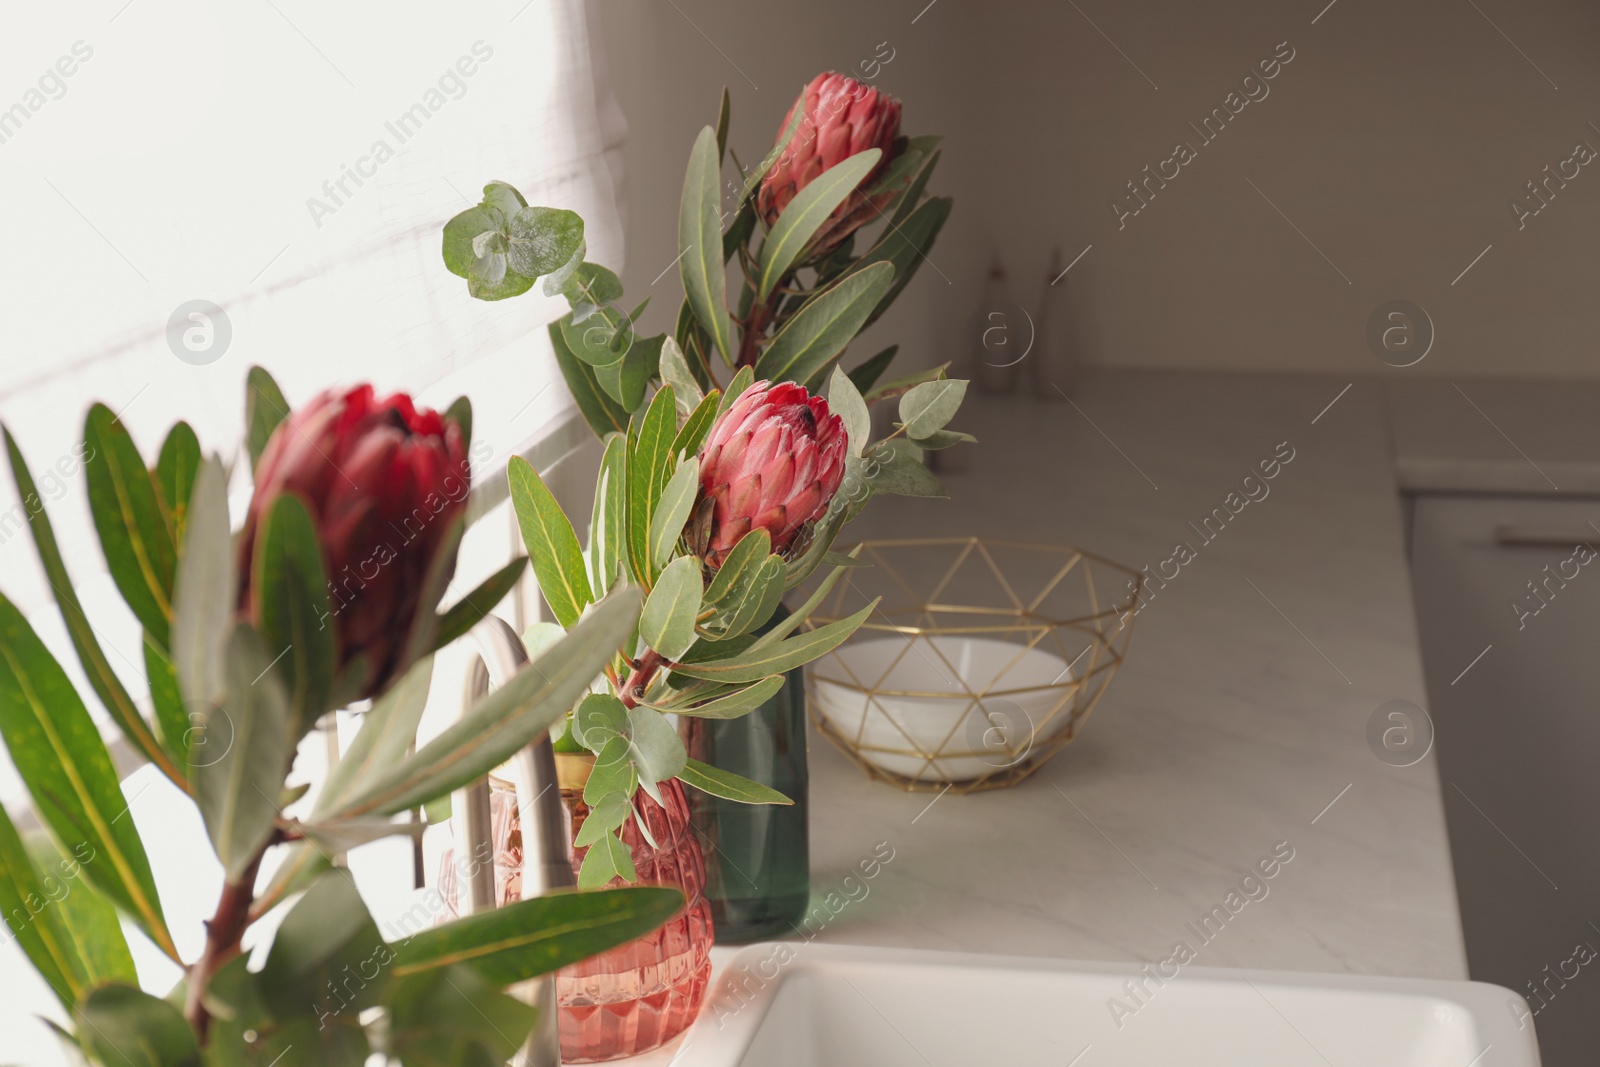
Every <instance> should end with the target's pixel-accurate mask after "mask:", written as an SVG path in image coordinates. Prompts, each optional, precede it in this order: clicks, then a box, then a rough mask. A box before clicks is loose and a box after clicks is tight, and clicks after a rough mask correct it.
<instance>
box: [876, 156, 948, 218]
mask: <svg viewBox="0 0 1600 1067" xmlns="http://www.w3.org/2000/svg"><path fill="white" fill-rule="evenodd" d="M942 140H943V138H942V137H940V136H938V135H937V134H929V135H925V136H922V137H913V138H911V141H910V143H909V144H907V145H906V148H907V151H911V150H913V149H914V150H917V151H920V152H921V154H922V163H921V165H920V166H919V167H918V168H917V173H916V176H915V177H913V178H912V179H911V184H910V185H908V186H906V191H905V192H903V193H901V194H900V196H899V197H898V198H896V200H895V202H894V214H893V216H891V217H890V219H889V225H890V226H899V225H900V224H901V223H903V222H905V220H906V218H907V217H908V216H909V215H910V214H911V213H912V212H913V211H915V210H916V208H917V205H918V204H919V203H920V202H921V200H922V193H923V191H924V190H925V189H927V187H928V179H929V178H931V177H933V170H934V168H935V167H937V166H938V165H939V155H940V153H939V151H938V148H939V142H940V141H942Z"/></svg>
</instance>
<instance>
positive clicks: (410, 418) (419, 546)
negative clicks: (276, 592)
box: [240, 385, 471, 697]
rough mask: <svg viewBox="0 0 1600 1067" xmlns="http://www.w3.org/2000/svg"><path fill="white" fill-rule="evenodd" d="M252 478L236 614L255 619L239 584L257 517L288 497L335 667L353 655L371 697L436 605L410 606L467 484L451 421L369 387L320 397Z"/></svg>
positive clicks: (256, 607)
mask: <svg viewBox="0 0 1600 1067" xmlns="http://www.w3.org/2000/svg"><path fill="white" fill-rule="evenodd" d="M255 481H256V485H255V494H254V496H253V497H252V498H251V500H250V510H249V513H248V515H247V516H246V519H245V528H244V536H243V542H242V546H241V547H242V553H243V554H242V556H241V559H242V561H243V564H242V565H241V567H240V571H241V577H240V606H241V610H242V611H243V612H244V613H245V615H246V616H247V617H249V618H250V619H251V620H252V621H254V622H256V623H257V625H259V624H260V621H261V620H260V611H261V605H260V603H259V601H258V599H257V598H256V596H255V595H254V591H253V590H252V589H251V588H250V581H251V570H252V568H251V566H250V560H251V558H252V557H251V553H252V551H253V547H254V544H255V534H256V528H257V524H258V523H259V522H260V521H261V520H262V517H263V516H264V515H266V514H268V512H269V509H270V508H271V507H272V505H273V503H274V502H275V501H276V500H277V499H278V498H279V497H280V496H281V495H282V494H284V493H293V494H295V495H296V496H298V497H299V498H300V501H301V503H303V504H304V505H305V506H306V510H307V511H309V512H310V514H311V519H312V522H314V523H315V524H316V528H317V539H318V541H320V542H321V545H322V562H323V568H324V570H325V572H326V575H327V579H328V602H329V614H330V616H331V623H332V625H333V627H334V636H335V639H336V642H337V648H338V657H339V665H340V666H341V667H342V666H344V665H345V664H346V663H349V662H350V661H351V660H353V659H355V658H356V657H357V656H362V657H364V658H365V660H366V673H365V679H364V682H363V685H362V688H361V694H360V695H361V696H363V697H366V696H372V695H374V694H376V693H378V692H380V691H381V690H382V689H383V688H384V686H385V685H386V684H387V683H388V682H389V681H390V680H391V679H392V678H393V677H394V676H395V675H397V674H398V673H399V672H400V670H401V669H403V668H404V667H405V666H407V664H403V663H401V662H400V657H401V654H402V651H403V649H404V648H405V644H406V637H407V635H408V634H409V632H410V629H411V624H412V621H413V619H414V618H415V617H416V615H417V613H418V612H421V611H433V610H434V609H435V608H437V606H438V605H437V604H424V603H422V602H421V601H422V594H423V590H424V587H425V585H426V584H427V583H426V582H425V580H424V577H425V575H426V574H427V571H428V568H429V566H430V565H431V564H432V562H433V559H434V556H435V555H436V554H437V553H438V552H439V551H440V549H441V544H442V542H443V541H444V538H445V534H446V532H447V531H448V529H449V527H450V524H451V521H452V520H453V519H454V518H455V517H456V516H457V515H458V514H459V513H460V512H461V510H462V509H463V508H464V507H465V506H466V501H467V493H468V490H469V489H470V488H471V468H470V466H469V465H468V462H467V449H466V442H465V441H464V440H463V439H462V433H461V427H460V426H458V425H457V424H456V423H455V421H454V420H447V419H445V418H444V417H443V416H441V415H440V414H439V413H438V412H437V411H431V410H429V409H426V408H423V409H420V410H419V409H418V408H416V407H415V406H414V405H413V404H412V402H411V398H410V397H409V396H407V395H406V394H404V393H395V394H394V395H392V396H388V397H385V398H383V399H381V400H378V399H375V398H374V396H373V390H372V386H370V385H359V386H356V387H355V388H354V389H351V390H349V391H348V392H344V393H339V392H334V391H329V392H325V393H322V394H321V395H319V396H318V397H316V398H315V399H314V400H312V401H311V402H310V403H309V404H306V405H305V406H304V407H302V408H300V409H299V410H297V411H295V412H293V413H292V414H290V415H289V417H288V418H286V419H284V420H283V422H282V423H280V424H279V426H278V428H277V429H276V430H275V431H273V434H272V437H271V439H270V440H269V441H268V442H267V447H266V449H265V451H263V452H262V454H261V460H260V462H259V463H258V464H257V465H256V479H255ZM454 569H455V560H454V558H452V559H451V560H450V561H449V563H448V570H449V571H450V572H453V571H454ZM439 591H440V592H442V591H443V590H442V587H441V588H440V590H439Z"/></svg>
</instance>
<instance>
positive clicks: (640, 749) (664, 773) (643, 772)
mask: <svg viewBox="0 0 1600 1067" xmlns="http://www.w3.org/2000/svg"><path fill="white" fill-rule="evenodd" d="M628 722H629V724H630V725H631V726H632V728H633V731H632V732H633V738H632V742H631V743H632V745H633V765H634V768H635V769H636V770H637V771H638V772H639V780H640V782H641V783H648V784H649V785H650V786H654V785H655V783H657V782H665V781H667V780H668V779H671V778H676V777H677V775H678V772H679V771H681V770H683V761H684V760H685V759H686V758H687V757H688V753H687V752H685V751H684V749H683V741H682V740H681V739H680V738H679V737H678V731H676V730H674V729H673V728H672V726H671V724H669V723H668V722H667V720H666V719H665V718H663V717H662V715H661V713H660V712H659V711H656V710H655V709H654V708H647V707H643V706H640V707H635V708H631V709H629V711H628ZM651 792H652V793H654V789H652V790H651Z"/></svg>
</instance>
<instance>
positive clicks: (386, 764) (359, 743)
mask: <svg viewBox="0 0 1600 1067" xmlns="http://www.w3.org/2000/svg"><path fill="white" fill-rule="evenodd" d="M432 682H433V657H432V656H428V657H426V658H424V659H422V660H419V661H418V662H417V663H416V664H415V665H413V666H412V668H411V669H410V670H409V671H407V672H406V674H405V677H403V678H401V679H400V681H398V682H397V683H395V684H394V685H392V686H390V687H389V689H388V691H386V692H385V693H384V694H383V695H382V696H381V697H379V698H378V699H377V701H376V702H374V703H373V705H372V710H371V711H369V712H367V713H366V715H364V716H363V717H362V720H361V730H360V731H359V732H358V733H357V734H356V739H355V740H354V741H352V742H350V748H349V750H348V751H347V752H345V754H344V756H343V757H342V758H340V760H339V763H338V765H337V766H335V767H334V768H333V770H332V772H330V773H329V775H328V781H327V784H326V785H324V786H323V787H322V793H321V794H320V795H319V796H318V797H317V803H316V805H315V807H314V808H313V809H312V813H311V814H312V817H313V818H317V817H320V816H322V815H324V814H326V813H327V812H330V811H333V810H335V809H336V808H337V807H338V805H339V801H341V800H343V799H344V798H345V797H347V796H349V795H351V794H352V793H354V792H355V790H357V789H359V788H360V787H361V786H363V785H365V784H367V783H368V782H371V781H374V780H375V779H376V778H377V777H378V775H379V774H381V773H383V772H384V771H385V770H387V769H388V768H390V767H393V766H395V765H396V764H398V763H399V762H400V761H401V760H403V759H404V758H405V756H406V752H407V751H408V750H409V749H410V747H411V746H412V745H413V744H414V743H415V742H416V740H417V724H418V723H419V722H421V721H422V711H423V709H424V708H425V707H427V704H428V687H429V685H430V684H431V683H432Z"/></svg>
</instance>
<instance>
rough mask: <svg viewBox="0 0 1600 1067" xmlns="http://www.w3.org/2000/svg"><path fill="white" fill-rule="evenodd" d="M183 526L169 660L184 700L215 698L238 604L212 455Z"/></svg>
mask: <svg viewBox="0 0 1600 1067" xmlns="http://www.w3.org/2000/svg"><path fill="white" fill-rule="evenodd" d="M187 526H188V529H187V531H186V532H185V536H184V545H183V567H182V569H181V570H180V571H179V572H178V579H177V583H176V588H175V589H174V590H173V605H174V606H173V621H172V666H173V669H174V670H175V671H176V672H177V676H178V691H179V692H180V693H181V694H182V695H183V699H184V700H185V702H186V706H195V705H205V704H215V703H217V702H218V701H220V700H221V699H222V694H223V692H224V691H225V690H226V688H227V682H226V680H225V678H224V672H223V658H224V656H223V654H224V652H225V651H226V649H227V644H228V635H229V634H231V633H232V632H233V618H234V615H235V613H236V611H237V610H238V609H237V603H238V599H237V597H236V596H235V595H234V571H233V535H232V533H231V531H230V530H229V528H228V489H227V475H225V474H223V472H222V463H221V462H220V461H219V460H217V459H216V457H212V458H211V459H208V460H207V461H206V462H205V463H203V464H201V466H200V474H199V476H198V477H197V478H196V479H195V486H194V493H193V495H192V497H191V498H190V502H189V521H188V523H187ZM185 717H186V718H187V716H185Z"/></svg>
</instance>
